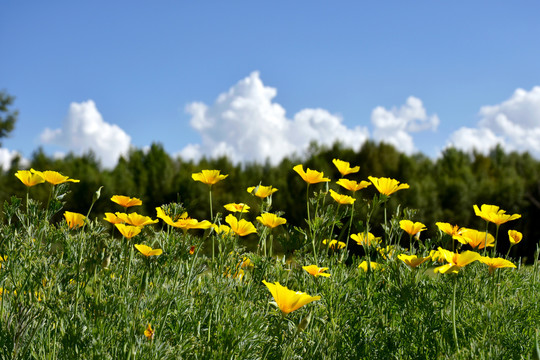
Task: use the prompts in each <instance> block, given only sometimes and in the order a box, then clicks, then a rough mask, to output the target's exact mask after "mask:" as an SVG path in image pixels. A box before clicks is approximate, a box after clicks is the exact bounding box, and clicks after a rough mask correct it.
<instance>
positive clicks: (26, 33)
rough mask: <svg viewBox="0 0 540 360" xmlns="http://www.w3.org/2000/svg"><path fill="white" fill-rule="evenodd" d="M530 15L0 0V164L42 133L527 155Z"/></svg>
mask: <svg viewBox="0 0 540 360" xmlns="http://www.w3.org/2000/svg"><path fill="white" fill-rule="evenodd" d="M538 14H540V3H539V2H537V1H513V2H509V1H504V2H502V1H475V2H471V1H453V2H442V1H414V2H403V1H382V2H367V1H338V2H329V1H272V2H254V1H228V2H226V1H199V2H194V1H156V2H147V1H92V2H89V1H87V2H83V1H52V2H42V1H28V2H20V1H7V2H4V3H3V6H2V11H1V12H0V43H1V44H2V48H3V51H2V53H3V55H2V56H0V89H4V90H6V91H7V92H8V93H10V94H11V95H14V96H15V97H16V101H15V106H14V107H15V108H17V109H19V111H20V116H19V120H18V123H17V124H16V129H15V131H14V132H13V133H12V136H11V137H10V138H9V139H6V140H4V141H3V149H0V150H1V152H0V162H1V161H3V162H6V161H7V160H9V157H10V156H13V154H14V152H15V151H16V152H19V153H20V154H22V155H23V156H24V157H26V158H28V157H30V156H31V154H32V152H33V151H34V150H35V149H37V148H38V147H39V146H42V147H43V148H44V149H45V151H46V152H47V153H49V154H57V155H58V154H61V153H67V152H69V151H74V152H76V153H80V152H84V151H86V150H88V149H92V150H93V151H95V152H96V153H97V154H98V156H99V157H100V158H101V159H102V162H103V163H104V165H105V166H109V167H110V166H114V163H115V162H116V160H117V158H118V156H120V155H121V154H124V153H125V152H126V151H127V149H128V148H129V147H130V146H135V147H138V148H143V147H146V146H148V145H150V144H151V143H153V142H159V143H161V144H163V146H164V147H165V149H166V150H167V151H168V152H169V153H170V154H171V155H178V154H180V155H181V156H184V157H193V158H197V157H198V156H201V155H203V154H204V155H209V156H212V155H218V154H221V153H225V154H227V155H229V156H231V157H232V158H233V159H235V160H237V161H243V160H261V159H263V158H265V157H271V158H273V159H274V160H275V161H279V158H280V157H282V156H286V155H287V154H289V153H291V152H296V153H301V152H302V150H303V149H304V148H305V146H306V144H307V143H309V140H312V139H315V140H317V141H319V142H322V143H324V142H333V141H335V140H336V139H340V140H342V141H343V142H344V143H345V144H347V145H350V146H352V147H358V146H360V145H361V143H362V142H363V141H365V140H366V139H374V140H376V141H386V142H389V143H392V144H394V145H396V146H397V147H398V148H400V150H402V151H404V152H407V153H414V152H416V151H420V152H423V153H425V154H426V155H429V156H437V154H438V153H439V152H440V151H441V150H442V149H444V148H445V147H446V146H449V145H453V146H456V147H459V148H462V149H464V150H470V149H472V148H476V149H477V150H479V151H487V150H488V149H489V148H490V147H492V146H494V145H495V144H501V145H502V146H504V147H505V148H506V149H508V150H518V151H530V152H531V153H533V154H534V155H535V156H536V157H540V41H539V40H538V39H540V22H539V21H538ZM96 129H98V130H96ZM276 149H279V151H277V152H276Z"/></svg>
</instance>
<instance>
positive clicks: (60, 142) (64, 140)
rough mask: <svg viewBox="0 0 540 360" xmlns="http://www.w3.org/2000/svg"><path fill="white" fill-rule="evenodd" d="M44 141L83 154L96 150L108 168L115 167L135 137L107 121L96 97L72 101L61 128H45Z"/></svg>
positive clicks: (95, 152)
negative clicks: (99, 108)
mask: <svg viewBox="0 0 540 360" xmlns="http://www.w3.org/2000/svg"><path fill="white" fill-rule="evenodd" d="M40 139H41V142H42V143H43V144H52V145H57V146H60V147H62V148H65V149H66V150H67V151H70V152H73V153H75V154H78V155H81V154H83V153H86V152H88V151H90V150H91V151H93V152H94V154H96V156H97V158H98V159H99V160H100V161H101V164H102V165H103V166H104V167H106V168H111V167H114V166H115V165H116V163H117V161H118V158H119V157H120V156H122V155H126V154H127V153H128V151H129V147H130V143H131V138H130V136H129V135H128V134H126V132H125V131H124V130H122V129H121V128H120V127H118V126H117V125H114V124H109V123H107V122H105V121H104V120H103V117H102V116H101V114H100V112H99V111H98V109H97V107H96V104H95V103H94V102H93V101H92V100H88V101H83V102H81V103H75V102H73V103H71V104H70V106H69V111H68V115H67V116H66V118H65V120H64V123H63V125H62V128H61V129H54V130H51V129H49V128H47V129H45V130H44V131H43V132H42V133H41V136H40Z"/></svg>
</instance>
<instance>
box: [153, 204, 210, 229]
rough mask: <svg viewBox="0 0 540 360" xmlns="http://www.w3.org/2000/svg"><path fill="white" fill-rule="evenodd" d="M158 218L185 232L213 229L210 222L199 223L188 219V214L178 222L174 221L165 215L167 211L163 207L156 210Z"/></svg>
mask: <svg viewBox="0 0 540 360" xmlns="http://www.w3.org/2000/svg"><path fill="white" fill-rule="evenodd" d="M156 213H157V215H156V217H158V218H160V219H162V220H163V221H164V222H165V223H166V224H167V225H170V226H173V227H176V228H180V229H182V230H184V231H187V230H189V229H209V228H211V227H212V223H211V222H210V221H208V220H203V221H199V220H197V219H192V218H190V217H188V214H187V212H185V213H183V214H182V215H180V217H179V218H178V220H176V221H173V219H171V217H170V216H169V215H167V214H165V211H164V210H163V208H161V207H157V208H156Z"/></svg>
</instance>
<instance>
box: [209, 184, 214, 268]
mask: <svg viewBox="0 0 540 360" xmlns="http://www.w3.org/2000/svg"><path fill="white" fill-rule="evenodd" d="M210 221H211V222H212V223H213V222H214V213H213V212H212V185H210ZM212 256H213V254H212ZM212 259H213V257H212Z"/></svg>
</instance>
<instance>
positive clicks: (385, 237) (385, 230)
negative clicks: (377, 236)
mask: <svg viewBox="0 0 540 360" xmlns="http://www.w3.org/2000/svg"><path fill="white" fill-rule="evenodd" d="M387 229H388V227H387V224H386V201H385V202H384V243H385V244H386V245H391V244H388V243H387V240H388V237H387V236H388V234H387Z"/></svg>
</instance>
